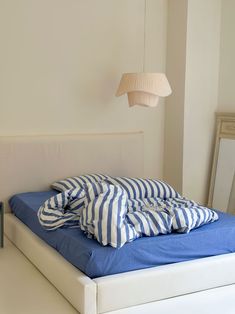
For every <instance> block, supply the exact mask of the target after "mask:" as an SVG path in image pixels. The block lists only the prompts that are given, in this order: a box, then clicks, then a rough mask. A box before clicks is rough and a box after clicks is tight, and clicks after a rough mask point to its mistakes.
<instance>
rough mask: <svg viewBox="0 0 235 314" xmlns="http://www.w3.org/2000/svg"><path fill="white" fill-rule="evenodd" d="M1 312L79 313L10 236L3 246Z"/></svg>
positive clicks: (26, 313)
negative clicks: (14, 243)
mask: <svg viewBox="0 0 235 314" xmlns="http://www.w3.org/2000/svg"><path fill="white" fill-rule="evenodd" d="M0 313H1V314H42V313H43V314H49V313H50V314H54V313H56V314H78V312H77V311H75V309H74V308H73V307H72V306H71V305H70V304H69V303H68V302H67V301H66V300H65V299H64V298H63V296H62V295H61V294H60V293H59V292H58V291H57V290H56V289H55V288H54V286H52V285H51V284H50V282H49V281H48V280H47V279H46V278H45V277H44V276H43V275H42V274H41V273H40V272H39V271H38V270H37V269H36V268H35V267H34V266H33V265H32V264H31V263H30V262H29V260H28V259H27V258H26V257H25V256H24V255H23V254H22V253H21V252H20V251H19V250H18V249H17V248H16V247H15V246H14V245H13V244H12V243H11V242H10V241H9V240H8V239H6V238H5V243H4V248H3V249H0Z"/></svg>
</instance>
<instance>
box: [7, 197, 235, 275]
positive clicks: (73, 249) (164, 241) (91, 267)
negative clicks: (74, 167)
mask: <svg viewBox="0 0 235 314" xmlns="http://www.w3.org/2000/svg"><path fill="white" fill-rule="evenodd" d="M57 193H58V192H56V191H47V192H31V193H22V194H17V195H15V196H13V197H12V198H11V199H10V202H9V203H10V206H11V208H12V211H13V212H14V214H15V215H16V216H17V217H18V218H19V219H20V220H21V221H23V222H24V223H25V224H26V225H27V226H28V227H29V228H30V229H31V230H32V231H33V232H34V233H35V234H37V235H38V236H39V237H40V238H41V239H43V240H44V241H45V242H47V243H48V244H49V245H50V246H52V247H53V248H55V249H56V250H57V251H58V252H59V253H60V254H61V255H63V256H64V257H65V258H66V259H67V260H68V261H69V262H70V263H72V264H73V265H74V266H75V267H77V268H79V269H80V270H81V271H82V272H84V273H85V274H86V275H87V276H89V277H90V278H96V277H100V276H106V275H111V274H117V273H122V272H126V271H131V270H137V269H143V268H149V267H153V266H159V265H164V264H171V263H177V262H182V261H187V260H192V259H197V258H203V257H209V256H213V255H219V254H226V253H231V252H235V216H231V215H228V214H224V213H222V212H218V214H219V220H218V221H216V222H214V223H212V224H208V225H205V226H202V227H200V228H198V229H196V230H193V231H191V232H190V233H189V234H176V233H172V234H169V235H160V236H157V237H143V238H139V239H137V240H135V241H133V242H131V243H127V244H125V245H124V246H123V247H122V248H121V249H114V248H112V247H110V246H106V247H103V246H101V245H100V244H99V243H98V242H97V241H96V240H93V239H88V238H87V237H86V236H85V235H84V234H83V232H82V231H81V230H80V229H79V228H75V229H74V228H73V229H66V228H60V229H57V230H55V231H46V230H44V229H43V228H42V227H41V225H40V224H39V222H38V218H37V210H38V208H39V207H40V205H41V204H42V203H43V202H44V201H46V200H47V199H48V198H50V197H51V196H53V195H55V194H57Z"/></svg>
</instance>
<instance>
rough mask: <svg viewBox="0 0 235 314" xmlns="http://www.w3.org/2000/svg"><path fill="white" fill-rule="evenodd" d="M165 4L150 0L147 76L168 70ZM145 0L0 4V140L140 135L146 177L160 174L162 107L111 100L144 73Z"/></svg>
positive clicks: (29, 0)
mask: <svg viewBox="0 0 235 314" xmlns="http://www.w3.org/2000/svg"><path fill="white" fill-rule="evenodd" d="M166 24H167V1H166V0H147V21H146V30H147V32H146V39H147V42H146V71H152V72H154V71H158V72H161V71H163V72H164V71H165V62H166V60H165V59H166V29H167V25H166ZM143 32H144V0H40V1H37V0H21V1H17V0H0V38H1V52H0V104H1V105H0V106H1V107H0V134H1V135H19V134H61V133H63V134H64V133H79V132H120V131H121V132H123V131H130V130H131V131H132V130H144V132H145V152H144V153H145V175H146V176H151V177H159V178H161V177H162V175H163V148H164V104H163V101H161V102H160V104H159V106H158V107H157V108H156V109H146V108H140V107H136V108H129V107H128V105H127V99H126V97H124V96H123V97H121V98H115V96H114V94H115V91H116V88H117V85H118V83H119V80H120V77H121V74H122V73H123V72H132V71H133V72H135V71H137V72H138V71H142V67H143Z"/></svg>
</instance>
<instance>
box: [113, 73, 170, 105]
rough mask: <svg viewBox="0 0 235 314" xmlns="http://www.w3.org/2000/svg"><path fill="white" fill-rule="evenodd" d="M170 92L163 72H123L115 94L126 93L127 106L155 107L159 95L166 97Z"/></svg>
mask: <svg viewBox="0 0 235 314" xmlns="http://www.w3.org/2000/svg"><path fill="white" fill-rule="evenodd" d="M171 92H172V91H171V87H170V84H169V82H168V80H167V78H166V75H165V74H164V73H144V72H142V73H124V74H123V75H122V78H121V81H120V84H119V87H118V90H117V93H116V96H121V95H123V94H125V93H127V96H128V102H129V106H134V105H140V106H147V107H155V106H157V103H158V100H159V97H166V96H168V95H170V94H171Z"/></svg>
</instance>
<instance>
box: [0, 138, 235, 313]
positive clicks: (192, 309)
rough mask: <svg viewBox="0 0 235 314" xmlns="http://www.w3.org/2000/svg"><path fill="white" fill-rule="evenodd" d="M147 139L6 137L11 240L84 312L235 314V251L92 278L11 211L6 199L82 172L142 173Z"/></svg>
mask: <svg viewBox="0 0 235 314" xmlns="http://www.w3.org/2000/svg"><path fill="white" fill-rule="evenodd" d="M143 151H144V141H143V134H142V133H141V132H138V133H126V134H99V135H73V136H37V137H35V136H32V137H1V138H0V174H1V175H0V200H3V201H4V203H5V208H6V214H5V233H6V236H7V237H8V238H9V239H10V240H11V241H12V242H13V243H14V244H15V245H16V246H17V247H18V248H19V249H20V250H21V251H22V252H23V253H24V254H25V255H26V256H27V257H28V258H29V259H30V261H31V262H32V263H33V264H34V265H35V266H36V267H37V268H38V269H39V270H40V271H41V273H42V274H43V275H44V276H45V277H46V278H48V280H49V281H50V282H51V283H52V284H53V285H54V286H55V287H56V288H57V289H58V290H59V291H60V292H61V293H62V294H63V295H64V297H65V298H66V299H67V300H68V301H69V302H70V303H71V304H72V305H73V306H74V307H75V308H76V309H77V310H78V311H79V312H80V313H82V314H98V313H109V314H111V313H112V314H127V313H128V314H132V313H133V314H134V313H135V314H139V313H146V314H151V313H159V314H166V313H171V312H172V311H174V313H181V314H182V313H183V314H184V313H190V314H191V313H200V314H202V313H212V312H213V313H221V312H222V311H223V313H224V314H230V313H231V314H232V313H235V300H234V299H235V298H232V296H233V295H234V293H235V270H234V265H235V253H231V254H226V255H220V256H215V257H209V258H203V259H198V260H194V261H189V262H183V263H177V264H172V265H166V266H160V267H153V268H149V269H145V270H138V271H132V272H126V273H122V274H117V275H111V276H106V277H101V278H97V279H93V280H92V279H90V278H89V277H87V276H86V275H85V274H83V273H82V272H81V271H79V270H78V269H77V268H75V267H74V266H72V265H71V264H70V263H69V262H67V261H66V260H65V259H64V258H63V257H62V256H61V255H60V254H59V253H57V251H55V250H54V249H52V248H51V247H50V246H48V245H47V244H46V243H45V242H44V241H42V240H41V239H40V238H39V237H37V236H36V235H35V234H34V233H33V232H32V231H31V230H30V229H29V228H27V227H26V226H25V225H24V224H23V223H22V222H21V221H19V220H18V219H17V218H16V217H15V216H14V215H13V214H11V213H10V212H9V208H8V207H7V199H8V198H9V197H10V196H11V195H13V194H15V193H19V192H25V191H39V190H44V189H46V188H48V187H49V184H50V183H51V182H53V181H54V180H57V179H59V178H64V177H68V176H71V175H78V174H82V173H92V172H99V173H107V174H111V175H128V176H142V175H143Z"/></svg>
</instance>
